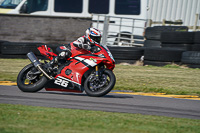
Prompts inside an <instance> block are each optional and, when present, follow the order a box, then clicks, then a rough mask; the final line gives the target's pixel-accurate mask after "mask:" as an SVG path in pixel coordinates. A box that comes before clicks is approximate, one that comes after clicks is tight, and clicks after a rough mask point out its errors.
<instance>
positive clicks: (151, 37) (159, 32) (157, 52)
mask: <svg viewBox="0 0 200 133" xmlns="http://www.w3.org/2000/svg"><path fill="white" fill-rule="evenodd" d="M184 33H186V34H187V33H188V28H187V27H186V26H155V27H148V28H147V29H146V31H145V38H146V40H145V43H144V47H145V50H144V65H156V66H163V65H167V64H170V63H172V62H174V63H179V62H180V61H181V57H182V53H183V52H184V51H185V43H186V42H184V41H182V42H181V41H180V40H182V39H181V38H182V34H184ZM174 34H178V35H180V37H179V38H178V40H177V38H176V37H175V36H174ZM185 40H187V39H185ZM182 45H184V46H182Z"/></svg>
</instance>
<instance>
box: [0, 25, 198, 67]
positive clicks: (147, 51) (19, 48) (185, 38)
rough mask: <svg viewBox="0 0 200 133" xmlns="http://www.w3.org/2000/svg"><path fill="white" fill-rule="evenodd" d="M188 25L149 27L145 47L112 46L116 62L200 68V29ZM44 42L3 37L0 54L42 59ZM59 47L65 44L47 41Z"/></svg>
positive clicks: (9, 56) (2, 56)
mask: <svg viewBox="0 0 200 133" xmlns="http://www.w3.org/2000/svg"><path fill="white" fill-rule="evenodd" d="M187 30H188V28H187V27H185V26H155V27H148V28H147V29H146V32H145V38H146V40H145V41H144V47H120V46H115V45H113V46H108V48H109V49H110V51H111V53H112V55H113V57H114V59H115V61H116V64H118V63H130V64H135V63H136V62H137V61H138V60H140V61H141V60H142V61H143V64H144V65H155V66H163V65H167V64H172V63H177V64H183V65H187V66H189V67H198V68H200V61H199V60H200V57H199V56H200V32H186V31H187ZM41 45H44V44H43V43H36V42H34V43H30V42H8V41H0V58H27V57H26V54H27V53H28V52H30V51H32V52H34V53H35V54H36V55H37V56H38V57H39V58H40V59H43V57H42V56H40V53H39V51H38V50H37V47H38V46H41ZM46 45H47V46H48V47H50V48H52V50H53V51H55V50H56V48H57V47H58V46H61V45H62V44H46Z"/></svg>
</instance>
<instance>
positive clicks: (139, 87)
mask: <svg viewBox="0 0 200 133" xmlns="http://www.w3.org/2000/svg"><path fill="white" fill-rule="evenodd" d="M29 63H30V61H29V60H24V59H0V64H1V65H0V81H4V80H11V81H16V79H17V75H18V73H19V71H20V70H21V69H22V68H23V67H24V66H25V65H27V64H29ZM114 73H115V75H116V78H117V82H116V85H115V88H114V89H115V90H130V91H134V92H162V93H167V94H192V95H200V88H199V86H200V69H192V68H186V67H182V66H177V65H167V66H164V67H155V66H133V65H116V67H115V69H114Z"/></svg>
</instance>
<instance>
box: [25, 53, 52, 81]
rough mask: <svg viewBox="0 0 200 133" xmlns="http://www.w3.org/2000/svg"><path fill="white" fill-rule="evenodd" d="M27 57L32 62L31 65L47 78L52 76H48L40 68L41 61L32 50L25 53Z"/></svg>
mask: <svg viewBox="0 0 200 133" xmlns="http://www.w3.org/2000/svg"><path fill="white" fill-rule="evenodd" d="M27 57H28V58H29V60H30V61H31V62H32V63H33V65H34V66H35V67H36V68H37V69H38V70H39V71H41V72H42V73H43V74H44V75H45V76H46V77H47V78H49V79H52V77H50V76H49V75H48V74H47V73H46V72H45V71H44V70H43V69H42V68H41V63H40V61H39V60H38V58H37V57H36V56H35V54H34V53H33V52H29V53H28V54H27Z"/></svg>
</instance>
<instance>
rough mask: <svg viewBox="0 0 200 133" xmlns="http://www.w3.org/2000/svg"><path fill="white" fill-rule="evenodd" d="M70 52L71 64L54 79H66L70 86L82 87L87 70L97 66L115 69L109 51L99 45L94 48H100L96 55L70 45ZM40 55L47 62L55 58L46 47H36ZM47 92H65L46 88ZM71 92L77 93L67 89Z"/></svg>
mask: <svg viewBox="0 0 200 133" xmlns="http://www.w3.org/2000/svg"><path fill="white" fill-rule="evenodd" d="M70 45H71V52H72V56H71V58H69V59H68V60H69V61H70V62H71V63H70V64H69V65H68V66H65V67H64V68H63V69H62V70H61V73H60V74H58V75H56V77H55V79H56V78H67V80H68V81H69V82H71V83H72V84H76V85H78V86H81V85H82V77H83V75H84V74H85V72H87V71H88V70H89V69H91V68H93V67H95V66H98V64H104V65H105V66H106V68H107V69H110V70H113V69H114V67H115V61H114V59H113V57H112V55H111V53H110V51H109V50H108V49H106V48H104V47H103V46H101V45H99V44H95V46H97V47H99V48H100V51H99V52H97V53H91V52H90V51H87V50H84V49H80V48H77V47H75V46H74V45H73V44H72V43H71V44H70ZM38 50H39V51H40V53H41V54H42V55H44V56H46V57H47V58H48V59H49V60H52V59H53V57H54V56H57V55H56V54H55V53H53V52H50V48H47V47H46V46H44V45H43V46H41V47H38ZM67 70H70V71H71V73H70V74H66V71H67ZM46 90H48V91H66V88H64V89H62V88H61V89H60V88H59V89H58V88H49V87H48V89H47V88H46ZM69 91H71V92H78V91H77V90H73V89H72V88H71V89H69Z"/></svg>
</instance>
